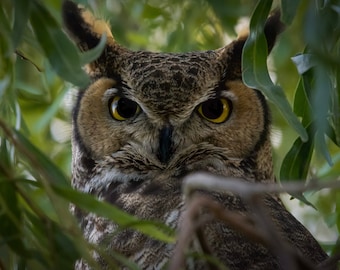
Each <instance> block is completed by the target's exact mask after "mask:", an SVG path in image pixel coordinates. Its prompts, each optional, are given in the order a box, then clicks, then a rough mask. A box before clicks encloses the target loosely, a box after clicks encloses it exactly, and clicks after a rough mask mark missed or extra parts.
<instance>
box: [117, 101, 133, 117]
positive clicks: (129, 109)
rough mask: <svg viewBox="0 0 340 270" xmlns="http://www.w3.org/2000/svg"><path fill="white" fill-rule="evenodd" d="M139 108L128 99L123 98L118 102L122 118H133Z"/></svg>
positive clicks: (118, 110)
mask: <svg viewBox="0 0 340 270" xmlns="http://www.w3.org/2000/svg"><path fill="white" fill-rule="evenodd" d="M137 106H138V105H137V103H136V102H134V101H132V100H130V99H127V98H121V99H119V100H118V104H117V112H118V113H119V115H120V116H121V117H124V118H131V117H133V116H134V115H135V114H136V111H137Z"/></svg>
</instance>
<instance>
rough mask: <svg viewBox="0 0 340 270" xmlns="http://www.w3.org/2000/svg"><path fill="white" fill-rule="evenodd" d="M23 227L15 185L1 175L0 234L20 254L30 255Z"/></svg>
mask: <svg viewBox="0 0 340 270" xmlns="http://www.w3.org/2000/svg"><path fill="white" fill-rule="evenodd" d="M22 228H23V224H22V213H21V209H20V208H19V204H18V198H17V194H16V191H15V186H14V185H13V183H12V182H10V181H9V180H8V179H7V180H6V179H5V178H4V176H1V175H0V235H1V238H2V241H5V243H6V244H7V245H8V246H10V247H11V249H12V250H13V251H14V252H16V253H17V254H18V255H19V256H22V257H28V256H29V252H28V251H27V249H26V245H25V243H24V242H23V239H22V238H23V237H22V235H23V233H22Z"/></svg>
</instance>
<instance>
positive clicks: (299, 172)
mask: <svg viewBox="0 0 340 270" xmlns="http://www.w3.org/2000/svg"><path fill="white" fill-rule="evenodd" d="M307 132H308V135H309V140H308V141H307V142H303V141H302V140H301V138H297V139H296V140H295V142H294V143H293V145H292V147H291V149H290V150H289V151H288V153H287V155H286V156H285V158H284V159H283V161H282V165H281V169H280V180H281V181H302V180H305V179H306V178H307V174H308V171H309V166H310V162H311V159H312V154H313V149H314V135H313V134H312V125H309V126H308V127H307ZM290 195H292V196H293V197H295V198H297V199H299V200H300V201H302V202H304V203H305V204H307V205H309V206H312V207H313V208H315V207H314V205H312V204H311V203H310V202H309V201H308V200H307V199H306V198H305V196H304V195H303V193H301V192H298V193H297V192H294V193H290Z"/></svg>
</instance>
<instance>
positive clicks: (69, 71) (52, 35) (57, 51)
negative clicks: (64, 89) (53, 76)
mask: <svg viewBox="0 0 340 270" xmlns="http://www.w3.org/2000/svg"><path fill="white" fill-rule="evenodd" d="M31 23H32V26H33V29H34V32H35V35H36V37H37V39H38V41H39V43H40V45H41V47H42V48H43V50H44V52H45V55H46V57H47V58H48V60H49V62H50V63H51V65H52V67H53V68H54V70H55V71H56V72H57V73H58V75H59V76H61V77H62V78H64V79H65V80H67V81H69V82H71V83H73V84H75V85H78V86H80V87H85V86H87V85H88V83H89V78H88V76H87V75H86V73H85V72H84V70H82V68H81V61H80V56H79V54H78V50H77V49H76V47H75V46H74V45H73V44H72V43H71V41H70V40H69V39H68V38H67V36H66V35H65V34H64V32H62V31H61V26H60V25H58V24H57V22H56V20H55V19H54V18H53V17H52V16H51V14H50V13H49V11H48V10H47V9H46V8H45V7H44V6H43V5H42V4H40V2H37V1H34V4H33V6H32V13H31Z"/></svg>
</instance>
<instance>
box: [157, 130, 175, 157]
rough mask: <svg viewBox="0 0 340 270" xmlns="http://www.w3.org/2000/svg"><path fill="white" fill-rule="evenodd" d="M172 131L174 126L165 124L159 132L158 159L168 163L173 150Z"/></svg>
mask: <svg viewBox="0 0 340 270" xmlns="http://www.w3.org/2000/svg"><path fill="white" fill-rule="evenodd" d="M172 132H173V127H172V126H171V125H166V126H164V127H163V128H162V129H161V130H160V132H159V149H158V159H159V160H160V162H162V163H167V162H168V161H169V160H170V158H171V155H172V152H173V149H172V146H173V145H172Z"/></svg>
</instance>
